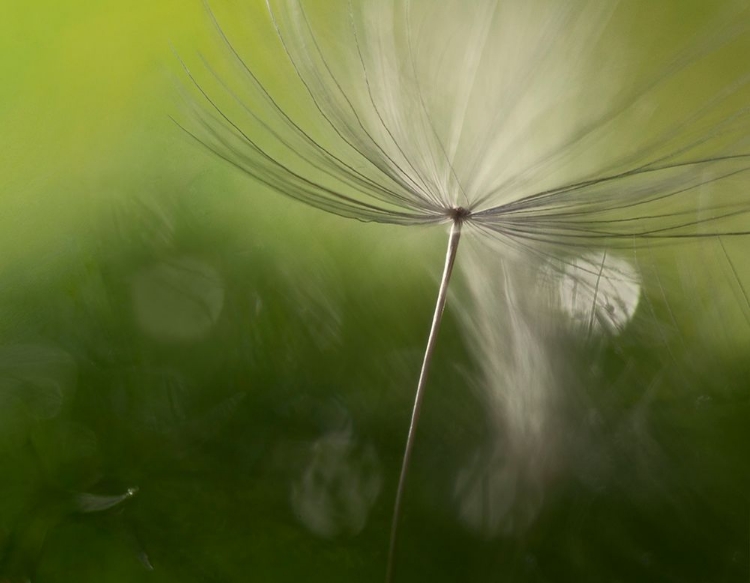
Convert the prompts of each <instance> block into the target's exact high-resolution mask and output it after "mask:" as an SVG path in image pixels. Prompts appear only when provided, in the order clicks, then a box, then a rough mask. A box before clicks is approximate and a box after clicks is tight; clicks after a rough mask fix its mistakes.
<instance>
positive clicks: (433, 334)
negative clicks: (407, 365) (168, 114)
mask: <svg viewBox="0 0 750 583" xmlns="http://www.w3.org/2000/svg"><path fill="white" fill-rule="evenodd" d="M461 222H462V217H456V218H454V220H453V226H452V227H451V233H450V237H449V239H448V251H447V252H446V255H445V268H444V269H443V277H442V279H441V280H440V290H439V291H438V296H437V302H436V303H435V314H434V315H433V317H432V327H431V328H430V335H429V337H428V338H427V348H425V352H424V360H423V361H422V370H421V371H420V373H419V382H418V383H417V393H416V395H415V396H414V409H413V410H412V413H411V422H410V423H409V435H408V437H407V438H406V447H405V448H404V460H403V462H402V463H401V474H400V475H399V478H398V488H397V489H396V502H395V504H394V505H393V520H392V522H391V540H390V543H389V545H388V566H387V568H386V574H385V582H386V583H391V581H393V567H394V559H395V552H396V535H397V534H398V523H399V519H400V518H401V503H402V501H403V498H404V490H405V487H406V474H407V472H408V470H409V465H410V461H411V453H412V450H413V449H414V437H415V434H416V429H417V422H418V421H419V414H420V413H421V411H422V400H423V399H424V388H425V384H426V382H427V373H428V371H429V369H430V362H431V361H432V355H433V353H434V352H435V342H436V340H437V333H438V329H439V328H440V322H441V321H442V319H443V310H444V309H445V300H446V298H447V292H448V282H449V281H450V278H451V272H452V271H453V264H454V262H455V260H456V251H458V241H459V239H460V238H461Z"/></svg>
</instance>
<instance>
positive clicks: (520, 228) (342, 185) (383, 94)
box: [181, 0, 750, 581]
mask: <svg viewBox="0 0 750 583" xmlns="http://www.w3.org/2000/svg"><path fill="white" fill-rule="evenodd" d="M266 7H267V9H268V14H269V16H270V25H271V26H272V28H273V31H274V32H275V34H276V36H277V40H278V50H279V54H280V55H281V56H282V60H283V63H281V64H279V70H280V73H279V74H280V75H284V74H288V76H289V77H290V79H287V84H286V85H285V89H284V91H273V90H271V86H272V84H271V83H270V82H269V81H268V79H267V78H266V74H265V73H263V72H261V69H262V68H261V67H259V66H257V65H253V64H251V63H250V62H248V61H247V60H246V58H245V57H244V56H243V55H242V54H241V51H240V50H239V49H238V48H236V44H235V43H234V42H233V41H232V40H230V38H229V36H228V34H226V33H225V32H224V30H223V29H222V27H221V26H220V25H219V22H218V20H217V19H216V18H215V17H214V16H213V14H212V16H211V18H213V19H214V23H215V24H216V30H217V31H218V34H219V36H220V37H221V39H222V41H223V43H224V44H225V46H226V49H227V51H228V53H229V55H230V57H231V59H230V60H231V61H232V63H233V65H234V67H235V69H236V70H237V71H238V72H239V73H240V75H238V76H237V78H238V79H240V81H239V82H238V81H236V80H235V81H232V82H230V81H229V80H227V78H226V76H224V75H221V74H220V73H218V72H216V71H214V69H213V68H212V67H211V65H209V64H208V63H207V62H205V61H204V63H203V64H204V70H205V72H207V73H208V74H207V75H204V78H202V80H201V81H199V80H198V79H197V77H196V76H195V75H194V74H193V73H192V72H191V70H190V69H188V68H187V67H185V70H186V72H187V75H188V76H189V78H190V80H191V81H192V89H193V91H194V93H195V96H196V97H197V99H195V100H194V101H193V102H192V103H193V104H194V105H193V106H192V114H193V116H194V119H197V120H198V122H199V123H195V122H191V123H189V124H181V125H182V127H183V128H184V129H185V130H186V131H187V132H188V133H190V134H191V135H192V136H193V137H195V138H196V139H197V140H198V141H199V142H201V143H202V144H203V145H205V146H206V147H207V148H208V149H210V150H211V151H212V152H214V153H215V154H216V155H217V156H219V157H220V158H223V159H224V160H226V161H227V162H229V163H230V164H233V165H234V166H236V167H237V168H239V169H240V170H242V171H243V172H245V173H247V174H249V175H250V176H252V177H253V178H255V179H256V180H257V181H259V182H261V183H263V184H265V185H266V186H268V187H270V188H272V189H274V190H276V191H278V192H280V193H282V194H284V195H286V196H288V197H291V198H294V199H297V200H299V201H301V202H303V203H305V204H307V205H309V206H312V207H315V208H318V209H320V210H323V211H326V212H329V213H333V214H336V215H340V216H342V217H346V218H353V219H357V220H361V221H374V222H380V223H391V224H397V225H406V226H409V225H430V224H449V225H450V234H449V237H448V248H447V253H446V259H445V265H444V269H443V275H442V278H441V280H440V285H439V291H438V297H437V302H436V306H435V310H434V315H433V320H432V326H431V328H430V332H429V336H428V340H427V346H426V349H425V353H424V359H423V364H422V368H421V371H420V375H419V381H418V385H417V391H416V395H415V400H414V407H413V412H412V418H411V422H410V425H409V431H408V437H407V441H406V446H405V451H404V457H403V464H402V469H401V474H400V478H399V483H398V487H397V493H396V502H395V505H394V514H393V523H392V530H391V535H390V546H389V552H388V565H387V575H386V581H391V580H392V578H393V572H394V565H395V562H394V558H395V550H396V547H397V534H398V525H399V518H400V513H401V506H402V502H403V495H404V491H405V488H406V477H407V471H408V469H409V464H410V459H411V455H412V450H413V445H414V441H415V435H416V433H415V431H416V427H417V422H418V420H419V415H420V411H421V407H422V402H423V398H424V391H425V386H426V380H427V374H428V372H429V369H430V363H431V360H432V357H433V355H434V350H435V344H436V339H437V333H438V329H439V327H440V323H441V319H442V315H443V310H444V307H445V304H446V299H447V290H448V284H449V281H450V279H451V274H452V271H453V266H454V263H455V261H456V255H457V250H458V245H459V241H460V239H461V238H462V237H463V236H464V235H470V237H469V240H470V241H471V242H472V249H476V248H480V249H481V251H479V253H485V255H484V256H483V257H484V258H483V259H481V260H480V259H478V257H479V254H478V253H475V252H474V251H473V250H472V253H471V254H470V255H469V256H467V260H466V261H464V262H462V263H464V264H466V267H467V269H468V271H469V272H470V275H471V277H469V278H467V279H468V280H469V286H470V287H472V286H473V287H472V292H471V293H472V297H473V298H474V299H475V300H476V304H477V305H478V306H480V307H482V308H487V307H488V306H487V300H488V298H490V296H493V295H494V296H496V294H493V293H491V292H489V291H488V288H485V287H483V284H482V283H481V281H480V280H479V279H477V278H474V277H473V276H474V275H475V274H476V273H477V272H478V271H479V270H482V269H484V270H487V269H490V270H491V271H492V272H493V273H499V280H500V281H501V282H502V283H501V288H502V290H503V291H502V296H503V297H502V298H501V299H502V300H503V301H504V302H505V306H506V308H507V310H506V312H505V313H504V315H503V317H504V318H505V319H506V322H507V326H506V331H508V332H509V335H506V336H503V335H502V334H500V333H499V332H498V330H497V329H495V328H492V327H491V325H490V324H489V323H488V322H487V321H486V320H485V321H476V322H475V329H476V330H477V333H478V335H477V338H478V340H477V344H476V347H477V358H478V359H480V360H481V361H482V362H484V363H485V364H486V373H487V375H488V376H489V377H492V378H493V379H495V380H497V379H499V381H500V382H502V383H504V384H505V385H506V387H507V389H506V390H504V391H503V392H502V393H499V394H500V395H501V396H500V400H501V401H502V403H503V405H502V407H503V408H504V411H505V413H504V415H503V418H502V420H503V422H505V423H506V424H510V425H511V426H512V432H513V434H514V435H516V441H517V442H518V443H523V444H524V446H523V447H525V448H526V450H525V451H526V452H528V453H530V454H532V456H533V453H534V451H535V450H534V447H535V445H534V444H537V443H540V439H541V438H540V437H539V436H540V435H541V434H542V433H541V432H542V429H540V428H542V427H543V426H544V416H543V415H541V413H540V415H541V416H536V417H535V416H531V415H529V414H528V411H539V412H541V411H543V410H544V402H545V399H546V394H545V393H544V392H543V387H544V386H546V384H548V383H549V378H550V373H549V371H548V370H547V369H546V368H545V365H544V349H543V341H542V340H541V339H540V338H539V336H538V335H535V333H534V332H533V331H532V330H531V329H530V328H529V326H528V322H527V321H526V320H524V317H523V313H524V309H523V307H522V304H524V302H525V301H527V300H526V298H525V296H528V295H534V294H539V293H542V292H541V291H539V290H536V289H532V288H534V287H535V284H534V281H535V279H534V277H536V282H537V284H538V281H539V280H538V276H539V274H544V275H545V277H546V278H547V279H548V280H552V281H555V282H557V283H555V284H554V285H552V288H557V290H558V291H557V292H556V293H557V295H558V303H559V304H560V305H561V307H562V308H563V311H566V310H567V312H568V313H569V316H570V319H571V320H572V321H574V322H578V323H579V324H582V328H584V329H585V330H586V331H587V334H589V335H590V334H592V333H593V332H594V331H603V332H608V333H617V332H619V331H621V330H622V329H623V328H624V327H625V326H626V325H627V323H628V322H629V320H630V319H631V318H632V317H633V314H634V313H635V310H636V308H637V305H638V298H639V293H640V285H641V283H640V280H639V276H638V273H637V272H636V271H634V270H633V268H632V266H631V264H630V263H628V262H627V261H626V260H625V259H623V258H622V257H620V256H619V255H618V254H625V253H630V252H636V253H637V252H638V250H639V249H647V248H649V247H650V246H653V245H657V244H663V245H668V244H671V245H675V244H677V243H680V244H682V242H685V241H686V240H707V239H714V240H717V241H719V242H721V241H722V240H724V239H728V238H734V237H740V236H744V235H747V234H748V233H749V232H750V229H749V228H748V224H747V219H748V213H750V193H748V190H747V178H746V176H747V175H746V173H747V172H748V170H750V140H748V129H750V123H749V116H748V105H747V103H748V102H749V101H748V96H749V95H750V75H746V76H744V77H741V78H739V79H732V80H726V81H722V80H721V79H720V75H718V74H717V80H716V82H715V83H714V82H711V83H706V84H705V86H700V87H696V86H695V85H691V86H690V87H691V88H692V90H693V93H694V95H692V94H690V95H688V94H686V93H684V92H685V87H686V84H687V83H688V82H689V80H690V79H691V75H693V76H695V75H697V74H699V73H700V74H702V73H705V72H706V71H708V70H709V69H710V67H711V66H712V65H715V64H716V63H717V62H721V61H722V60H723V59H724V58H730V57H731V56H732V55H734V56H735V57H736V56H737V55H744V54H745V51H746V49H747V48H748V45H749V44H750V38H749V35H748V28H749V25H750V13H749V12H748V9H747V8H738V9H737V10H736V11H735V12H733V13H730V14H728V15H725V17H724V18H723V19H720V20H719V21H718V24H716V25H715V26H711V27H708V28H707V32H704V33H701V34H699V35H697V36H696V37H695V38H693V39H692V40H691V42H690V44H689V45H687V46H686V47H683V48H681V49H678V50H677V51H673V52H672V53H670V54H669V55H666V56H665V55H660V58H659V59H656V58H654V59H652V61H654V62H657V63H658V64H659V65H658V66H646V65H643V66H640V67H636V66H634V65H633V60H635V59H631V60H628V56H629V53H628V51H627V50H626V48H627V39H623V38H622V35H621V34H618V30H619V29H618V28H617V25H616V23H617V21H618V18H621V19H622V18H625V17H626V16H627V15H623V13H622V11H623V10H624V8H623V7H622V6H620V5H618V4H617V3H616V2H586V1H582V2H576V3H552V2H546V1H544V0H533V1H531V2H527V3H518V2H508V1H503V0H478V1H476V2H472V3H471V4H470V5H468V6H467V3H465V2H459V1H458V0H447V1H446V2H440V3H435V2H428V1H426V0H405V1H402V2H396V1H392V0H362V1H361V2H357V3H356V4H354V3H352V2H351V1H349V2H347V3H345V4H342V5H341V6H337V8H340V10H339V11H338V12H336V11H332V12H329V13H326V16H327V17H328V18H330V19H331V20H332V21H333V24H325V23H324V20H325V19H324V18H323V17H321V16H320V12H319V9H318V10H314V9H312V8H311V7H305V6H304V5H303V4H302V2H301V0H266ZM642 8H643V10H647V8H646V7H642ZM336 15H339V16H340V15H344V18H339V19H338V20H337V19H336ZM638 19H639V22H640V21H648V19H649V15H648V14H642V15H638ZM331 34H334V35H335V36H331ZM592 55H596V56H595V57H594V56H592ZM693 78H694V77H693ZM676 95H680V97H681V99H679V100H676V99H675V96H676ZM667 100H669V101H667ZM677 101H679V106H675V107H674V108H671V109H673V111H666V110H665V107H664V105H663V104H664V103H667V102H669V103H676V102H677ZM300 112H303V113H300ZM196 126H197V127H196ZM722 248H724V247H723V243H722ZM724 250H725V251H726V249H725V248H724ZM488 254H490V255H489V258H488ZM493 258H494V259H493ZM727 260H728V261H729V262H730V264H731V258H730V257H729V256H727ZM490 263H493V265H494V267H491V266H490V265H489V264H490ZM522 272H525V273H531V274H532V277H530V278H526V279H524V278H523V277H521V278H519V274H520V273H522ZM732 272H733V273H734V277H735V278H736V280H737V283H738V284H739V285H738V286H735V287H739V288H740V289H741V290H742V291H743V292H744V290H745V287H744V286H743V285H742V282H741V281H740V279H739V276H738V275H737V272H736V270H735V269H734V266H732ZM533 274H536V276H533ZM542 287H544V286H542ZM745 297H747V295H746V294H745ZM493 299H494V300H495V301H497V300H498V298H497V297H494V298H493ZM747 307H748V308H750V305H748V306H747ZM501 347H502V356H501V357H498V354H501V352H500V351H501ZM531 371H533V375H535V377H534V378H535V379H536V380H535V381H534V382H533V383H532V382H530V378H531V377H530V376H529V375H530V374H531ZM545 379H546V380H545ZM493 382H494V381H493ZM525 384H528V385H529V386H532V385H533V386H534V387H537V389H536V392H534V391H532V392H526V393H522V392H514V391H513V387H517V386H521V385H525ZM540 391H541V392H540ZM524 411H526V412H527V413H526V414H523V412H524ZM514 412H516V413H519V414H517V415H514ZM494 457H495V453H494V452H491V454H490V458H494ZM474 470H475V468H473V467H472V469H471V471H469V470H467V471H466V472H465V475H464V474H462V476H463V477H462V479H461V481H460V484H458V485H457V490H461V491H472V490H473V486H472V485H471V484H470V483H469V482H468V481H467V480H469V479H470V476H471V475H472V474H474V473H476V472H475V471H474ZM491 475H500V474H491ZM502 475H503V476H504V477H503V480H504V482H503V483H506V482H505V481H507V480H510V479H511V478H510V477H509V476H508V475H506V474H505V473H502ZM508 483H509V482H508ZM459 486H460V487H459ZM506 506H508V505H507V504H505V505H504V506H503V508H505V507H506ZM463 508H464V511H465V512H467V513H469V514H472V513H474V512H475V510H474V506H472V505H471V504H470V503H467V504H463ZM497 520H499V518H498V519H495V518H493V521H494V522H497Z"/></svg>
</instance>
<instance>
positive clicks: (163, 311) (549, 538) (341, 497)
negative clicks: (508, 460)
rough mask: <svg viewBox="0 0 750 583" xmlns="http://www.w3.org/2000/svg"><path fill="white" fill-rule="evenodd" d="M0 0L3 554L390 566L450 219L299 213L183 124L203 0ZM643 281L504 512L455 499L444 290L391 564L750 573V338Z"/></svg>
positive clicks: (27, 558) (587, 353)
mask: <svg viewBox="0 0 750 583" xmlns="http://www.w3.org/2000/svg"><path fill="white" fill-rule="evenodd" d="M685 6H687V4H686V5H685ZM690 6H691V7H693V8H694V10H693V12H690V11H689V9H688V8H685V9H684V10H685V14H686V18H687V15H688V14H693V13H694V16H693V18H696V19H699V18H701V11H702V10H703V9H704V8H705V7H704V5H703V4H702V3H700V2H695V3H690ZM262 8H263V7H262V3H260V2H255V3H253V4H252V5H251V6H250V8H249V10H250V14H252V13H253V11H256V10H257V14H261V11H262ZM4 13H5V14H4V18H3V19H2V21H0V54H2V55H3V56H2V57H1V58H0V71H1V72H2V77H3V83H2V85H1V86H0V127H2V132H0V153H1V159H2V173H0V249H1V250H2V252H0V581H3V582H4V581H10V582H16V581H27V580H30V581H40V582H44V581H50V582H63V581H71V582H72V581H75V582H76V583H83V582H86V581H102V580H106V581H108V582H117V581H164V582H169V581H180V582H187V581H217V582H218V581H247V580H257V581H379V580H381V578H382V572H383V568H384V562H385V550H386V548H387V532H388V526H389V521H390V512H391V504H392V497H393V493H394V491H395V484H396V479H397V471H398V467H399V463H400V455H401V451H402V447H403V439H404V437H405V428H406V426H407V420H408V414H409V411H410V405H411V398H412V387H413V386H414V384H415V380H416V374H417V371H418V368H419V362H420V358H421V351H422V349H423V342H424V336H425V334H426V325H427V323H428V320H429V317H430V314H431V305H432V301H433V294H434V287H435V286H434V278H435V277H436V276H437V273H436V272H437V270H438V267H439V264H440V258H441V256H442V252H443V250H442V246H443V242H442V233H427V232H424V231H421V230H420V229H417V230H416V231H410V232H403V231H402V230H399V229H397V228H395V229H394V228H390V227H380V226H369V225H350V224H348V223H345V224H342V223H344V221H338V220H335V219H333V218H328V217H325V216H322V215H321V214H320V213H312V214H310V213H308V211H307V209H301V208H299V207H297V206H295V205H293V204H291V203H287V202H286V201H284V200H281V199H278V198H276V197H273V196H268V195H267V193H262V192H260V190H261V189H260V188H259V187H257V186H256V185H254V184H253V183H251V182H249V181H247V180H246V179H244V178H243V177H240V176H237V174H236V173H234V172H231V171H230V170H229V169H227V168H226V167H225V166H222V165H221V164H219V163H218V162H217V161H216V160H214V159H211V158H210V157H209V156H207V155H206V153H205V152H203V151H202V150H200V149H199V148H197V147H196V146H195V145H194V144H192V143H191V142H190V141H189V140H188V139H187V138H186V137H185V136H184V135H183V134H182V133H181V132H180V131H179V130H178V129H177V128H176V126H175V125H174V124H173V123H172V122H171V121H170V119H169V116H170V115H172V114H173V113H174V112H175V110H177V109H178V108H179V107H180V104H179V102H180V97H179V93H180V84H181V83H183V82H184V79H181V78H180V75H181V71H180V67H179V64H178V62H177V60H176V56H175V54H174V53H173V52H172V49H171V46H173V47H177V49H178V52H179V53H180V54H181V55H182V54H185V53H186V52H190V51H193V52H194V51H197V50H201V51H204V52H205V53H206V54H207V55H208V56H209V58H211V56H212V55H213V56H217V58H220V57H219V56H220V55H221V54H222V53H221V51H220V50H219V49H218V48H217V44H216V38H215V36H214V35H213V34H212V33H211V29H210V23H209V22H208V20H207V16H206V13H205V11H204V10H203V8H202V6H201V4H200V2H187V3H186V2H180V1H177V0H158V1H153V0H152V1H148V2H146V1H136V2H129V3H123V2H117V1H114V0H99V1H97V2H91V1H83V0H78V1H69V2H63V3H60V2H52V1H50V0H44V1H42V2H37V3H33V4H28V3H22V2H11V3H10V5H9V6H6V7H5V10H4ZM665 34H667V33H666V32H665ZM170 45H171V46H170ZM269 58H271V57H269ZM269 66H270V64H269ZM735 251H736V253H735V256H737V257H741V256H742V253H743V248H742V246H741V245H740V246H739V247H738V248H737V249H735ZM738 261H740V262H741V261H742V259H738ZM675 277H677V276H675ZM665 281H666V283H665V285H667V286H669V285H670V283H669V280H668V278H667V279H665ZM672 287H673V288H680V284H679V282H678V283H674V284H673V285H672ZM650 293H651V294H652V296H650V297H647V298H646V301H645V302H643V303H642V307H641V308H640V309H639V310H640V312H639V313H640V314H641V315H640V322H641V324H642V325H635V326H632V327H631V328H629V330H628V331H627V332H626V333H625V334H624V335H623V336H622V337H621V338H620V339H619V341H618V343H617V344H616V345H615V344H610V343H607V342H606V341H603V342H602V343H601V344H600V345H597V346H591V345H589V344H576V343H575V342H568V343H566V346H565V348H564V350H562V349H561V350H562V352H561V354H560V356H559V358H561V359H565V360H566V361H567V362H569V363H573V365H571V366H570V369H580V370H583V371H584V372H583V373H581V374H580V375H578V376H571V377H570V378H568V379H564V380H563V381H562V386H563V388H564V389H565V390H566V391H567V395H568V398H567V401H566V403H567V408H566V407H565V406H563V407H562V409H561V410H560V411H559V417H560V419H561V420H562V421H561V428H560V430H559V432H557V433H556V436H557V437H556V438H557V439H559V440H561V441H563V442H565V443H566V447H565V448H564V450H565V451H566V452H568V453H567V455H568V456H569V459H566V460H564V464H563V465H565V466H566V467H568V468H569V469H568V471H566V472H561V473H560V474H559V475H553V476H551V477H550V479H549V484H548V486H547V487H546V488H545V490H544V500H543V510H542V511H541V513H540V515H539V516H538V518H537V520H536V521H535V522H534V523H533V525H532V526H531V527H530V528H528V529H526V530H524V531H523V532H522V533H521V534H518V533H514V534H512V535H511V534H501V535H492V536H484V537H483V536H480V535H477V534H473V533H472V532H471V531H470V530H469V529H466V528H464V526H463V525H462V523H461V521H460V520H459V518H458V515H457V511H456V508H455V505H456V504H455V500H454V492H453V487H454V481H455V476H456V475H457V474H458V473H459V471H460V470H461V468H463V467H465V465H466V462H467V460H468V459H469V458H470V456H471V455H472V454H471V453H470V452H474V451H476V450H477V448H479V449H480V450H481V447H482V445H483V443H484V441H485V439H486V437H487V435H488V432H487V428H486V426H485V424H486V420H485V417H484V415H483V411H482V404H481V401H480V400H479V399H477V398H476V395H474V394H473V393H472V392H471V391H470V390H468V389H467V383H466V379H467V378H469V377H471V375H472V371H473V370H474V369H475V367H476V363H475V362H473V361H472V358H471V355H470V354H469V351H468V349H467V347H466V345H465V343H464V342H463V340H462V338H461V335H460V333H459V328H458V325H457V322H456V321H455V320H454V316H453V315H452V314H451V312H450V310H449V311H448V314H447V319H448V321H447V322H446V324H445V328H444V331H443V332H444V333H443V334H442V336H441V339H440V343H439V355H438V358H437V366H436V368H435V370H434V371H433V373H432V375H431V386H430V391H429V393H430V394H429V397H428V399H427V405H426V410H425V414H424V420H423V424H422V426H421V428H420V435H419V438H418V444H417V448H416V462H415V467H414V473H413V474H412V476H411V481H410V486H409V491H408V494H407V502H406V513H405V517H404V529H405V530H404V534H403V536H402V539H401V540H402V547H403V548H401V549H399V557H400V561H399V579H400V580H404V581H406V580H416V581H459V580H465V581H501V580H502V581H506V580H510V581H539V582H542V581H555V582H557V581H602V580H606V581H655V582H656V581H658V582H665V581H674V582H678V581H686V582H687V581H695V582H699V581H701V582H703V581H705V582H709V581H710V582H713V583H717V582H733V581H746V580H747V576H748V570H749V558H748V548H749V545H750V540H749V535H750V532H749V527H750V525H749V523H748V521H749V519H750V502H749V500H748V493H749V492H750V461H749V456H748V448H749V447H750V423H748V419H749V416H750V381H748V379H750V361H748V358H747V354H748V350H747V346H746V345H745V344H743V343H742V342H738V340H737V337H736V335H734V334H733V333H732V332H731V331H729V332H728V331H727V329H726V328H725V327H723V322H726V321H727V319H726V318H723V317H720V316H719V317H714V316H715V314H716V312H720V311H721V309H722V307H721V305H719V304H716V303H715V302H713V303H712V301H711V297H710V293H709V292H706V293H707V294H708V299H705V298H704V299H705V302H704V303H705V304H706V305H708V308H707V309H706V310H704V311H696V312H695V313H694V318H695V320H694V321H688V322H681V323H680V325H679V326H675V327H674V328H673V329H669V330H667V331H666V332H665V331H664V329H663V328H660V327H656V326H653V327H649V324H648V322H649V321H653V320H655V319H656V317H657V314H658V316H659V318H660V319H661V318H664V319H666V318H668V317H669V313H668V310H669V309H671V308H670V306H669V305H667V304H666V303H665V301H664V297H663V296H661V295H660V294H659V293H657V292H656V291H653V290H652V291H651V292H650ZM739 293H740V290H738V289H733V290H732V294H733V297H734V298H735V300H736V299H737V298H736V297H735V296H737V294H739ZM678 295H679V294H678ZM692 299H694V298H692ZM685 305H687V302H686V303H685ZM677 306H678V307H676V308H674V309H677V310H679V311H680V312H681V315H683V316H684V315H686V314H689V311H688V308H686V307H683V308H680V307H679V306H680V298H679V297H678V298H677ZM735 324H737V325H740V326H744V323H743V322H742V321H741V320H740V321H739V323H737V322H735ZM692 335H700V336H701V339H700V340H699V341H697V342H694V343H691V344H690V345H689V346H685V345H684V339H685V338H692ZM654 345H660V346H661V347H662V348H663V350H662V353H658V352H657V353H654V350H653V346H654ZM448 355H450V358H448ZM592 363H593V364H592ZM565 428H574V429H568V430H566V429H565ZM570 468H572V469H570ZM352 491H354V492H357V493H359V494H358V496H359V497H355V498H352V497H351V496H350V493H351V492H352ZM321 512H323V514H322V515H321Z"/></svg>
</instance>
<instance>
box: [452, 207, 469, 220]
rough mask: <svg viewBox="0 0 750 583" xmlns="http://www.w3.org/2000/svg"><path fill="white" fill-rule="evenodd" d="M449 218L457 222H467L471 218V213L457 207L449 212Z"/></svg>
mask: <svg viewBox="0 0 750 583" xmlns="http://www.w3.org/2000/svg"><path fill="white" fill-rule="evenodd" d="M448 216H449V217H450V218H451V219H452V220H453V221H454V222H455V221H459V222H462V221H465V220H466V219H468V218H469V217H470V216H471V211H470V210H469V209H466V208H464V207H462V206H455V207H452V208H450V209H449V210H448Z"/></svg>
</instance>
